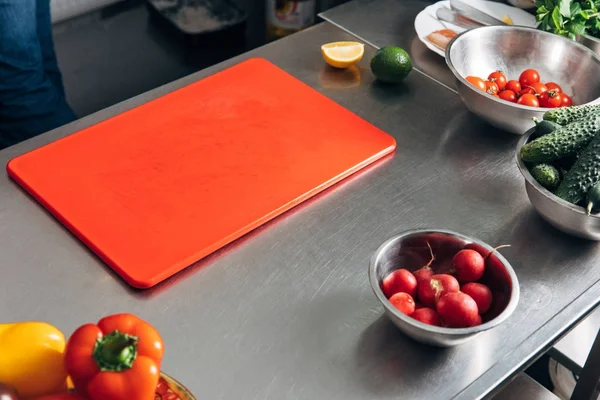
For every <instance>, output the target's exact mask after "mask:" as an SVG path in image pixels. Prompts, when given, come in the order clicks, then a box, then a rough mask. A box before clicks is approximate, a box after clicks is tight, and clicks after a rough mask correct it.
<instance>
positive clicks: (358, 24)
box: [319, 0, 456, 90]
mask: <svg viewBox="0 0 600 400" xmlns="http://www.w3.org/2000/svg"><path fill="white" fill-rule="evenodd" d="M432 3H434V1H429V0H354V1H351V2H348V3H345V4H342V5H341V6H338V7H336V8H333V9H331V10H327V11H325V12H323V13H321V14H320V15H319V16H320V17H321V18H323V19H324V20H326V21H329V22H330V23H332V24H334V25H336V26H338V27H339V28H341V29H343V30H346V31H347V32H349V33H352V34H353V35H355V36H357V37H359V38H361V39H362V40H364V41H366V42H368V43H370V44H371V45H373V46H375V47H377V48H380V47H384V46H400V47H402V48H403V49H406V51H408V53H409V54H410V56H411V58H412V61H413V66H414V67H415V68H416V69H417V70H419V71H421V72H423V73H425V74H426V75H427V76H429V77H431V78H432V79H435V80H436V81H437V82H439V83H441V84H443V85H445V86H447V87H448V88H451V89H452V90H455V87H456V85H455V78H454V75H453V74H452V72H450V70H449V69H448V67H447V66H446V60H444V58H443V57H441V56H440V55H438V54H436V53H434V52H433V51H431V50H429V49H428V48H427V47H426V46H425V45H424V44H423V43H422V42H421V41H420V40H419V37H418V36H417V33H416V32H415V17H416V16H417V14H419V13H420V12H421V11H422V10H423V9H424V8H425V7H427V6H428V5H430V4H432Z"/></svg>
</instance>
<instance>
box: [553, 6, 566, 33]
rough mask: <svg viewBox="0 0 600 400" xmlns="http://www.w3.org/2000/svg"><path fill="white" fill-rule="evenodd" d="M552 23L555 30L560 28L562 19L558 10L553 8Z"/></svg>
mask: <svg viewBox="0 0 600 400" xmlns="http://www.w3.org/2000/svg"><path fill="white" fill-rule="evenodd" d="M552 22H553V23H554V27H555V28H556V29H557V30H559V29H560V28H562V24H563V17H562V14H561V13H560V9H559V8H555V9H554V10H552Z"/></svg>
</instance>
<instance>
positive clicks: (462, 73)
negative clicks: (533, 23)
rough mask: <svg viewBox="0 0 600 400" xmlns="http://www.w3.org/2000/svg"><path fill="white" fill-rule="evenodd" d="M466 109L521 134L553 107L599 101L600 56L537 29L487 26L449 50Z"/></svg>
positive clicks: (448, 59) (461, 37) (463, 35)
mask: <svg viewBox="0 0 600 400" xmlns="http://www.w3.org/2000/svg"><path fill="white" fill-rule="evenodd" d="M446 63H447V64H448V67H449V68H450V70H451V71H452V72H453V73H454V75H455V77H456V82H457V89H458V93H459V95H460V97H461V99H462V100H463V102H464V103H465V105H466V107H467V108H468V109H469V110H470V111H471V112H473V113H474V114H476V115H477V116H479V117H480V118H482V119H484V120H485V121H487V122H488V123H489V124H491V125H493V126H495V127H497V128H500V129H502V130H505V131H508V132H510V133H514V134H518V135H522V134H523V132H526V131H527V130H529V129H530V128H532V127H533V126H535V124H534V122H533V121H534V118H537V119H542V116H543V114H544V112H546V111H547V110H548V109H549V108H555V107H565V106H570V105H581V104H593V103H599V102H600V80H598V79H597V78H596V77H597V76H599V75H600V58H598V56H597V55H596V54H595V53H594V52H593V51H591V50H590V49H588V48H587V47H585V46H583V45H581V44H580V43H577V42H575V41H572V40H569V39H568V38H565V37H562V36H558V35H555V34H552V33H549V32H544V31H541V30H538V29H533V28H527V27H519V26H483V27H480V28H475V29H471V30H468V31H465V32H463V33H461V34H460V35H458V36H456V37H455V38H454V39H452V41H451V42H450V43H449V44H448V47H447V48H446Z"/></svg>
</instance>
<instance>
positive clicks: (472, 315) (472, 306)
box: [436, 292, 480, 328]
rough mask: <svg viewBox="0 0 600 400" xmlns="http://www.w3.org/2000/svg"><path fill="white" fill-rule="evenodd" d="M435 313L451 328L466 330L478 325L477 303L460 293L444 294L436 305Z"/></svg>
mask: <svg viewBox="0 0 600 400" xmlns="http://www.w3.org/2000/svg"><path fill="white" fill-rule="evenodd" d="M436 308H437V312H438V314H439V315H440V317H442V319H443V320H444V322H446V324H448V326H449V327H451V328H468V327H470V326H475V325H476V324H477V323H479V321H480V320H479V318H478V317H479V309H478V308H477V303H476V302H475V300H473V299H472V298H471V296H469V295H468V294H465V293H462V292H453V293H446V294H445V295H444V296H442V297H441V298H440V300H439V301H438V303H437V307H436Z"/></svg>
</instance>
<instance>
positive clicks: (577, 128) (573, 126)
mask: <svg viewBox="0 0 600 400" xmlns="http://www.w3.org/2000/svg"><path fill="white" fill-rule="evenodd" d="M598 132H600V113H596V114H594V115H592V116H590V117H589V118H584V119H582V120H578V121H575V122H571V123H570V124H568V125H565V126H563V127H562V128H559V129H557V130H555V131H554V132H552V133H549V134H548V135H545V136H542V137H540V138H537V139H535V140H533V141H531V142H529V143H527V144H526V145H525V146H523V147H522V148H521V158H522V159H523V161H525V162H530V163H536V164H537V163H548V162H552V161H555V160H559V159H561V158H565V157H569V156H572V155H575V154H577V152H579V150H581V149H583V148H585V147H586V146H587V145H588V144H590V142H591V141H592V139H593V138H594V137H595V136H596V134H597V133H598Z"/></svg>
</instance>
